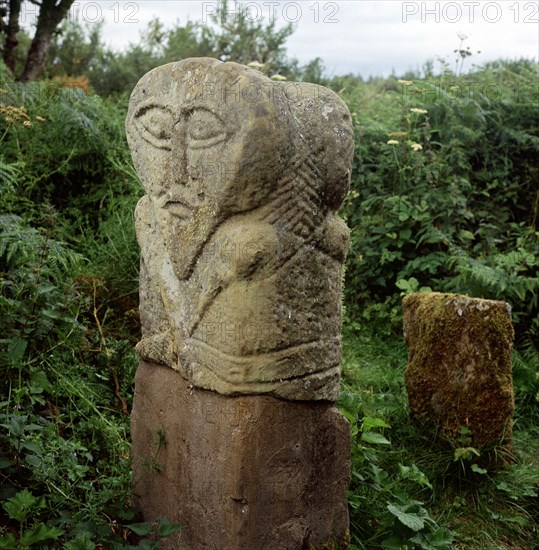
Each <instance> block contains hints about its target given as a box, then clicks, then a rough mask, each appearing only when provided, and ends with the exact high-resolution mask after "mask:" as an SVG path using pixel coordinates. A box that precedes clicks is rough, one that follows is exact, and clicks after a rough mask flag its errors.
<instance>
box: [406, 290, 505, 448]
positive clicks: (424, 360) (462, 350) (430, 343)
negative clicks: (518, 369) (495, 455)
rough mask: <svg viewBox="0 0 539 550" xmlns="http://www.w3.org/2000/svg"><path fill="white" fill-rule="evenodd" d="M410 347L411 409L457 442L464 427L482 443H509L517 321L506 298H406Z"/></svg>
mask: <svg viewBox="0 0 539 550" xmlns="http://www.w3.org/2000/svg"><path fill="white" fill-rule="evenodd" d="M403 309H404V336H405V340H406V342H407V344H408V347H409V359H408V366H407V369H406V372H405V382H406V388H407V391H408V399H409V403H410V409H411V412H412V416H413V417H414V418H416V419H418V420H427V419H428V420H430V421H434V422H435V423H436V424H437V427H438V431H439V434H440V435H441V436H442V437H444V438H446V439H449V440H454V441H457V440H458V439H459V437H460V435H461V434H460V431H461V428H462V427H466V428H468V429H469V430H470V432H471V433H470V438H471V445H472V446H474V447H475V448H476V449H478V450H481V449H484V448H487V447H491V446H492V445H496V444H498V443H499V442H500V441H502V443H503V445H504V446H506V447H509V446H510V441H511V429H512V415H513V412H514V394H513V381H512V375H511V349H512V344H513V337H514V332H513V327H512V324H511V316H510V308H509V306H508V304H506V303H505V302H499V301H493V300H482V299H478V298H469V297H467V296H461V295H456V294H442V293H435V292H433V293H415V294H410V295H408V296H406V297H405V299H404V300H403Z"/></svg>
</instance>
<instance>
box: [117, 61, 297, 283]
mask: <svg viewBox="0 0 539 550" xmlns="http://www.w3.org/2000/svg"><path fill="white" fill-rule="evenodd" d="M269 83H270V84H271V85H270V86H268V79H267V78H265V77H263V76H262V75H259V74H258V73H256V72H255V71H252V70H250V69H248V68H246V67H243V66H241V65H237V64H235V63H226V64H223V63H221V62H219V61H216V60H214V59H187V60H184V61H181V62H179V63H175V64H169V65H165V66H162V67H159V68H157V69H155V70H154V71H151V72H150V73H148V74H147V75H145V76H144V77H143V78H142V79H141V80H140V81H139V83H138V84H137V86H136V87H135V89H134V91H133V94H132V96H131V101H130V106H129V114H128V118H127V125H126V128H127V136H128V141H129V145H130V147H131V150H132V154H133V159H134V162H135V166H136V169H137V171H138V173H139V176H140V178H141V180H142V183H143V185H144V188H145V189H146V191H147V193H148V195H149V197H150V199H151V201H152V203H153V205H154V208H155V215H156V219H157V222H158V224H159V227H160V230H161V232H162V234H163V235H164V238H165V246H166V248H167V250H168V252H169V254H170V257H171V260H172V263H173V267H174V271H175V273H176V275H177V276H178V277H179V278H180V279H183V278H185V277H187V276H188V275H189V272H190V269H191V268H192V265H193V263H194V261H195V260H196V257H197V255H198V254H199V253H200V249H201V247H202V246H203V245H204V243H205V242H206V241H207V239H208V238H209V236H210V235H211V234H212V233H213V232H214V231H215V229H216V228H217V227H218V225H219V224H220V223H221V222H222V221H223V220H224V219H226V218H227V217H229V216H230V215H232V214H234V213H239V212H244V211H248V210H251V209H253V208H256V207H257V206H260V205H261V204H262V203H263V202H264V200H265V199H266V198H267V197H268V195H269V194H270V193H271V191H272V190H273V189H274V188H275V186H276V185H277V182H278V180H279V175H280V174H282V173H283V171H284V165H285V163H286V162H287V160H286V159H289V158H290V157H291V152H290V150H291V147H292V146H291V143H292V140H291V139H290V137H289V134H290V130H289V124H288V121H287V115H288V111H287V106H286V103H285V101H284V99H282V97H284V96H283V95H282V94H281V93H280V91H279V90H278V89H277V88H276V87H275V86H273V83H271V82H269ZM261 143H265V144H267V145H266V146H265V147H260V144H261Z"/></svg>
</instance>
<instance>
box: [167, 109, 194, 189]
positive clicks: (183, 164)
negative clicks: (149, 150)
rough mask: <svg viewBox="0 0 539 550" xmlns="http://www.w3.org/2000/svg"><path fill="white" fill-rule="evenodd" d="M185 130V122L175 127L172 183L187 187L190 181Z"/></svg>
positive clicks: (178, 123) (179, 122)
mask: <svg viewBox="0 0 539 550" xmlns="http://www.w3.org/2000/svg"><path fill="white" fill-rule="evenodd" d="M185 130H186V128H185V124H184V121H183V120H182V119H180V120H179V121H178V122H177V123H176V126H175V132H174V138H173V140H174V143H173V146H172V151H171V154H172V174H171V177H172V182H173V183H177V184H180V185H187V184H188V183H189V179H190V174H189V163H188V156H187V137H186V135H185Z"/></svg>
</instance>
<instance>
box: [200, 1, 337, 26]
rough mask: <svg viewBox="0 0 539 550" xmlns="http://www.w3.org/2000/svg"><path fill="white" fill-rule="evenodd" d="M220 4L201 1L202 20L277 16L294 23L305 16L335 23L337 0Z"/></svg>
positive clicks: (270, 19) (254, 19) (257, 18)
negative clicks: (326, 0) (335, 0)
mask: <svg viewBox="0 0 539 550" xmlns="http://www.w3.org/2000/svg"><path fill="white" fill-rule="evenodd" d="M224 8H225V9H224V10H223V5H221V2H219V1H212V2H202V22H203V23H209V22H211V20H212V17H215V16H219V15H220V17H221V20H222V21H224V20H226V19H227V18H230V17H237V18H240V17H241V18H245V19H247V21H251V22H253V23H258V22H260V21H268V22H269V23H273V22H274V21H277V20H280V21H284V22H286V23H298V22H299V21H300V20H302V19H309V20H310V21H313V22H314V23H338V22H339V20H338V19H337V15H338V13H339V4H338V3H337V2H305V1H302V2H277V1H266V0H264V1H262V0H260V1H256V2H255V1H247V2H229V3H227V4H225V5H224Z"/></svg>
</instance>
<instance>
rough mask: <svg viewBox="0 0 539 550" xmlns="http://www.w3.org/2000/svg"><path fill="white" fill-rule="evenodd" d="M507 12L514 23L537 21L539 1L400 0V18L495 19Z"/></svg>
mask: <svg viewBox="0 0 539 550" xmlns="http://www.w3.org/2000/svg"><path fill="white" fill-rule="evenodd" d="M508 15H510V16H511V19H512V21H513V22H514V23H535V24H536V25H537V23H539V1H538V0H534V1H530V2H526V1H524V2H522V1H520V2H519V1H516V2H403V3H402V22H403V23H408V22H410V21H418V20H419V21H421V23H440V22H441V21H443V22H445V23H475V22H477V21H485V22H487V23H498V21H500V20H501V19H502V17H506V16H508Z"/></svg>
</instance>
